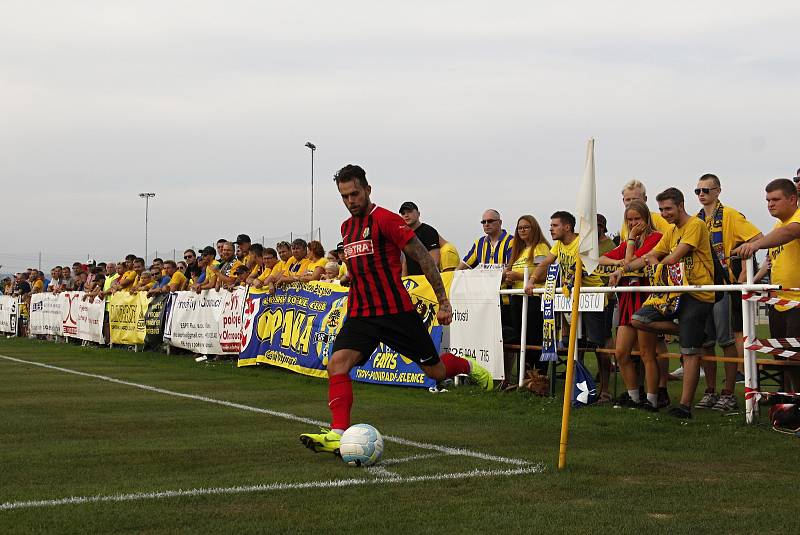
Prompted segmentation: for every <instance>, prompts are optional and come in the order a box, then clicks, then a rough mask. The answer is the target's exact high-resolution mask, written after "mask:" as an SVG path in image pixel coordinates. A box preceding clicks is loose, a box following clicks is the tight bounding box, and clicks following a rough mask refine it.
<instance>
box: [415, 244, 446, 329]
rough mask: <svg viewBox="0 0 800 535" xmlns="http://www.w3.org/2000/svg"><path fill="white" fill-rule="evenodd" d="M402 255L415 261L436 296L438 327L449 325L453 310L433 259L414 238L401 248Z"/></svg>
mask: <svg viewBox="0 0 800 535" xmlns="http://www.w3.org/2000/svg"><path fill="white" fill-rule="evenodd" d="M403 253H404V254H405V255H406V256H407V257H408V258H411V259H413V260H416V261H417V263H418V264H419V265H420V268H422V273H424V274H425V278H426V279H428V282H429V283H430V285H431V288H433V293H434V294H436V299H437V301H439V310H438V312H437V313H436V317H437V319H438V321H439V325H449V324H450V322H451V321H452V320H453V309H452V307H451V306H450V300H449V299H448V298H447V292H446V291H445V289H444V282H442V276H441V275H440V274H439V268H438V267H437V266H436V262H434V260H433V257H432V256H431V255H430V253H428V250H427V249H426V248H425V246H424V245H422V242H421V241H419V238H417V237H416V236H414V237H413V238H411V240H410V241H409V242H408V243H407V244H406V246H405V247H403Z"/></svg>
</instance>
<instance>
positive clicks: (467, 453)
mask: <svg viewBox="0 0 800 535" xmlns="http://www.w3.org/2000/svg"><path fill="white" fill-rule="evenodd" d="M0 358H2V359H5V360H8V361H11V362H17V363H19V364H30V365H31V366H39V367H41V368H46V369H48V370H55V371H59V372H63V373H69V374H72V375H79V376H81V377H90V378H92V379H100V380H101V381H107V382H109V383H114V384H118V385H124V386H131V387H133V388H139V389H141V390H146V391H148V392H156V393H158V394H166V395H168V396H175V397H179V398H185V399H193V400H196V401H204V402H206V403H213V404H216V405H222V406H223V407H230V408H233V409H240V410H243V411H250V412H256V413H259V414H266V415H269V416H274V417H276V418H283V419H284V420H291V421H293V422H301V423H305V424H309V425H314V426H324V425H327V424H326V423H325V422H320V421H319V420H314V419H311V418H304V417H302V416H297V415H294V414H290V413H288V412H279V411H273V410H269V409H262V408H259V407H252V406H250V405H243V404H241V403H234V402H232V401H225V400H221V399H214V398H209V397H206V396H200V395H197V394H184V393H183V392H175V391H174V390H167V389H164V388H158V387H155V386H150V385H145V384H141V383H133V382H131V381H123V380H122V379H115V378H113V377H107V376H105V375H98V374H95V373H86V372H80V371H77V370H71V369H69V368H61V367H60V366H53V365H50V364H44V363H42V362H35V361H30V360H23V359H17V358H14V357H8V356H6V355H0ZM383 439H384V440H386V441H388V442H394V443H396V444H401V445H403V446H412V447H415V448H420V449H424V450H432V451H438V452H440V453H444V454H445V455H460V456H462V457H473V458H475V459H482V460H484V461H494V462H498V463H504V464H511V465H514V466H528V465H530V464H531V463H530V462H529V461H526V460H524V459H514V458H510V457H500V456H497V455H489V454H487V453H481V452H478V451H471V450H467V449H464V448H452V447H449V446H440V445H438V444H427V443H425V442H417V441H414V440H406V439H404V438H400V437H394V436H387V435H384V437H383Z"/></svg>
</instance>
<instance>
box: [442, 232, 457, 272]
mask: <svg viewBox="0 0 800 535" xmlns="http://www.w3.org/2000/svg"><path fill="white" fill-rule="evenodd" d="M460 264H461V257H460V256H459V255H458V249H456V246H455V245H453V244H452V243H451V242H449V241H447V240H446V239H444V238H443V237H442V235H441V234H440V235H439V271H441V272H442V273H444V272H445V271H455V270H456V269H458V266H459V265H460Z"/></svg>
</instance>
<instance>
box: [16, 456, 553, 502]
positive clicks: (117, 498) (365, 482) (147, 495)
mask: <svg viewBox="0 0 800 535" xmlns="http://www.w3.org/2000/svg"><path fill="white" fill-rule="evenodd" d="M543 471H544V466H543V465H541V464H540V465H535V466H527V467H520V468H510V469H506V470H470V471H468V472H457V473H449V474H447V473H442V474H432V475H424V476H408V477H403V476H400V477H386V478H377V479H361V478H352V479H334V480H329V481H309V482H306V483H271V484H268V485H251V486H242V487H217V488H199V489H189V490H181V489H179V490H165V491H159V492H135V493H130V494H111V495H106V496H103V495H97V496H73V497H70V498H61V499H57V500H32V501H20V502H6V503H3V504H0V511H12V510H15V509H31V508H37V507H56V506H59V505H78V504H85V503H108V502H132V501H139V500H158V499H165V498H183V497H194V496H211V495H225V494H245V493H256V492H270V491H282V490H298V489H331V488H344V487H358V486H369V485H391V484H397V483H419V482H424V481H450V480H456V479H469V478H475V477H502V476H521V475H526V474H539V473H542V472H543Z"/></svg>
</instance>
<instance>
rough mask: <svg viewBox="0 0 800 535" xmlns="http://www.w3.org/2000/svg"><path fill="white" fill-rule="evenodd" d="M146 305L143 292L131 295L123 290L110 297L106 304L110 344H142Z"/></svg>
mask: <svg viewBox="0 0 800 535" xmlns="http://www.w3.org/2000/svg"><path fill="white" fill-rule="evenodd" d="M147 303H148V297H147V294H146V293H145V292H137V293H135V294H131V293H129V292H126V291H124V290H123V291H119V292H117V293H115V294H114V295H112V296H111V299H110V300H109V302H108V305H109V310H108V324H109V329H110V331H111V343H112V344H121V345H142V344H144V337H145V323H144V315H145V313H146V312H147Z"/></svg>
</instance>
